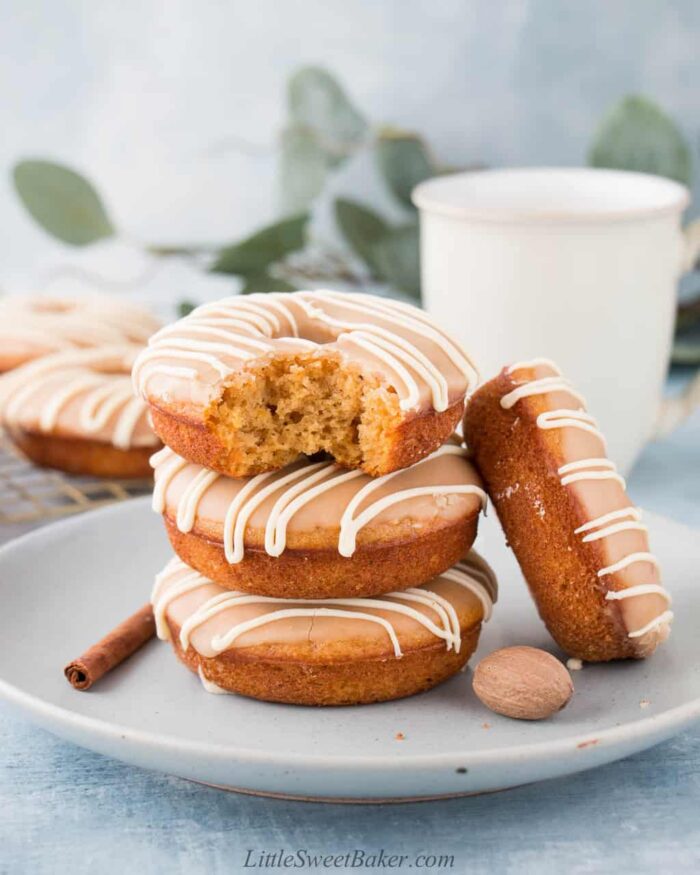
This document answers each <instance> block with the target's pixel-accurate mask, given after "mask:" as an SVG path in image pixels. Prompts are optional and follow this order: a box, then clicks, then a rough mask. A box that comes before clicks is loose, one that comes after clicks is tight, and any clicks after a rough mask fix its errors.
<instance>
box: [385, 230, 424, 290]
mask: <svg viewBox="0 0 700 875" xmlns="http://www.w3.org/2000/svg"><path fill="white" fill-rule="evenodd" d="M374 258H375V259H376V262H377V266H378V268H379V273H380V275H381V276H382V277H383V278H384V279H385V280H386V281H387V282H389V283H391V285H392V286H394V287H395V288H397V289H401V291H403V292H406V293H407V294H409V295H411V296H412V297H414V298H416V299H418V300H420V248H419V240H418V225H415V224H410V225H399V226H398V227H396V228H392V229H391V230H390V231H389V232H388V233H387V234H385V235H384V237H382V239H381V240H380V241H379V242H378V243H377V244H376V246H375V247H374Z"/></svg>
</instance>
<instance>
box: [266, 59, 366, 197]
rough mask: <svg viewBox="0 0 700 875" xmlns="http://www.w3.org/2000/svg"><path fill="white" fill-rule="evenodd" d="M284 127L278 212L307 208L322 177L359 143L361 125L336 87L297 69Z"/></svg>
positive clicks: (319, 72) (314, 70)
mask: <svg viewBox="0 0 700 875" xmlns="http://www.w3.org/2000/svg"><path fill="white" fill-rule="evenodd" d="M287 112H288V116H289V124H288V126H287V128H286V129H285V130H284V132H283V133H282V138H281V154H280V167H279V187H280V204H281V207H282V211H283V212H284V213H294V212H299V211H300V210H305V209H308V207H309V206H310V205H311V204H312V203H313V201H314V199H315V198H316V197H317V195H319V194H320V193H321V191H322V189H323V186H324V184H325V181H326V176H327V173H328V171H329V170H330V169H332V168H334V167H337V166H339V165H340V164H342V162H343V161H345V160H346V159H347V158H348V157H349V156H350V155H352V154H353V152H355V151H356V150H357V149H358V148H359V146H360V145H361V144H362V142H363V140H364V138H365V136H366V132H367V122H366V121H365V119H364V118H363V117H362V115H360V113H359V112H358V111H357V109H356V108H355V107H354V106H353V104H352V103H351V101H350V99H349V98H348V96H347V95H346V93H345V91H344V90H343V88H342V86H341V85H340V83H339V82H338V81H337V80H336V79H335V78H334V77H333V76H332V75H331V73H329V72H328V70H324V69H323V68H321V67H302V68H301V69H299V70H297V71H296V73H294V75H293V76H292V77H291V78H290V80H289V84H288V86H287Z"/></svg>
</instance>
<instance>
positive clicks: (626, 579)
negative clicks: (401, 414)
mask: <svg viewBox="0 0 700 875" xmlns="http://www.w3.org/2000/svg"><path fill="white" fill-rule="evenodd" d="M464 433H465V437H466V440H467V443H468V445H469V447H470V448H471V450H472V451H473V453H474V457H475V461H476V464H477V466H478V468H479V470H480V471H481V474H482V476H483V478H484V480H485V481H486V488H487V491H488V493H489V496H490V497H491V500H492V501H493V503H494V505H495V507H496V510H497V512H498V516H499V519H500V520H501V523H502V525H503V529H504V531H505V534H506V538H507V540H508V543H509V544H510V546H511V547H512V548H513V550H514V552H515V555H516V557H517V559H518V562H519V563H520V567H521V569H522V571H523V574H524V575H525V578H526V580H527V582H528V584H529V587H530V591H531V592H532V595H533V596H534V598H535V601H536V603H537V607H538V609H539V612H540V615H541V617H542V619H543V620H544V622H545V623H546V625H547V628H548V629H549V631H550V632H551V634H552V636H553V637H554V639H555V640H556V641H557V643H558V644H559V646H560V647H561V648H562V649H563V650H565V651H566V652H567V653H569V654H570V655H571V656H574V657H578V658H579V659H584V660H590V661H592V662H595V661H602V660H610V659H623V658H630V657H631V658H637V659H639V658H643V657H645V656H649V655H650V654H651V653H652V652H653V651H654V650H655V648H656V646H657V645H658V644H659V643H661V642H662V641H664V640H665V639H666V638H667V637H668V634H669V623H670V622H671V619H672V617H673V614H672V613H671V611H670V610H669V604H670V598H669V595H668V593H667V592H666V590H665V589H664V588H663V586H662V585H661V580H660V572H659V563H658V561H657V559H656V557H655V556H654V555H653V554H652V553H651V552H650V551H649V541H648V537H647V529H646V526H644V525H643V523H642V522H640V519H641V514H640V512H639V510H637V508H635V507H634V506H633V505H632V503H631V502H630V500H629V498H628V497H627V493H626V492H625V482H624V480H623V479H622V477H620V475H619V474H618V473H617V471H616V470H615V465H614V464H613V463H612V462H611V461H609V460H608V459H607V458H606V453H605V440H604V438H603V435H602V434H601V433H600V431H599V429H598V425H597V423H596V421H595V420H594V419H593V417H592V416H590V415H589V414H588V413H587V412H586V408H585V402H584V399H583V398H582V397H581V395H579V393H578V392H576V390H575V389H574V388H573V387H572V386H571V384H570V383H569V382H568V381H567V380H565V379H564V378H563V377H562V375H561V373H560V371H559V369H558V368H557V367H556V365H555V364H553V363H552V362H550V361H549V360H547V359H535V360H533V361H530V362H519V363H517V364H514V365H511V367H509V368H506V369H504V370H503V371H502V372H501V373H500V374H499V376H498V377H496V378H495V379H493V380H491V381H490V382H488V383H486V384H485V385H484V386H482V387H481V388H480V389H479V390H478V391H477V392H476V393H475V394H474V396H473V397H472V399H471V401H470V403H469V405H468V407H467V412H466V416H465V420H464Z"/></svg>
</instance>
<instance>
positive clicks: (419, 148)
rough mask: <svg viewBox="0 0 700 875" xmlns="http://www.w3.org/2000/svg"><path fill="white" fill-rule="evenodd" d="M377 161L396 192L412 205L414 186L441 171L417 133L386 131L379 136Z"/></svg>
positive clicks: (399, 197)
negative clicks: (435, 165)
mask: <svg viewBox="0 0 700 875" xmlns="http://www.w3.org/2000/svg"><path fill="white" fill-rule="evenodd" d="M377 162H378V164H379V169H380V171H381V173H382V176H383V177H384V180H385V182H386V184H387V185H388V186H389V189H390V191H391V192H392V194H393V195H394V196H395V197H396V198H397V199H398V200H399V201H400V202H401V203H402V204H403V205H404V206H406V207H411V208H413V203H412V201H411V192H412V191H413V189H414V188H415V187H416V186H417V185H418V183H419V182H423V180H424V179H428V178H429V177H431V176H435V174H436V173H437V169H436V168H435V167H434V166H433V163H432V161H431V158H430V155H429V153H428V148H427V146H426V144H425V143H424V142H423V140H422V139H421V138H420V137H418V136H416V135H415V134H409V133H401V132H393V131H389V130H385V131H383V132H382V133H381V134H380V136H379V139H378V140H377Z"/></svg>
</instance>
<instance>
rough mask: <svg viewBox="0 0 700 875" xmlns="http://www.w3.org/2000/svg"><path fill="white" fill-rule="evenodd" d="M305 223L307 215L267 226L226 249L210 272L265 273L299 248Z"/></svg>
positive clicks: (222, 251) (217, 258)
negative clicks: (276, 262)
mask: <svg viewBox="0 0 700 875" xmlns="http://www.w3.org/2000/svg"><path fill="white" fill-rule="evenodd" d="M308 221H309V215H308V213H301V214H300V215H298V216H291V217H290V218H288V219H283V220H282V221H281V222H275V224H273V225H268V226H267V227H265V228H263V229H262V230H260V231H258V232H256V233H255V234H253V235H252V236H251V237H247V238H246V239H245V240H242V241H241V242H240V243H233V244H232V245H231V246H226V247H225V248H224V249H222V250H221V251H220V252H219V254H218V256H217V257H216V260H215V261H214V264H213V265H212V267H211V270H212V271H213V272H214V273H232V274H239V275H242V276H252V275H256V274H262V273H265V272H266V268H267V267H268V265H270V264H273V263H274V262H275V261H280V260H281V259H282V258H284V256H285V255H288V254H289V253H290V252H294V251H296V250H297V249H302V248H303V246H304V243H305V242H306V234H305V231H306V225H307V223H308Z"/></svg>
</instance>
